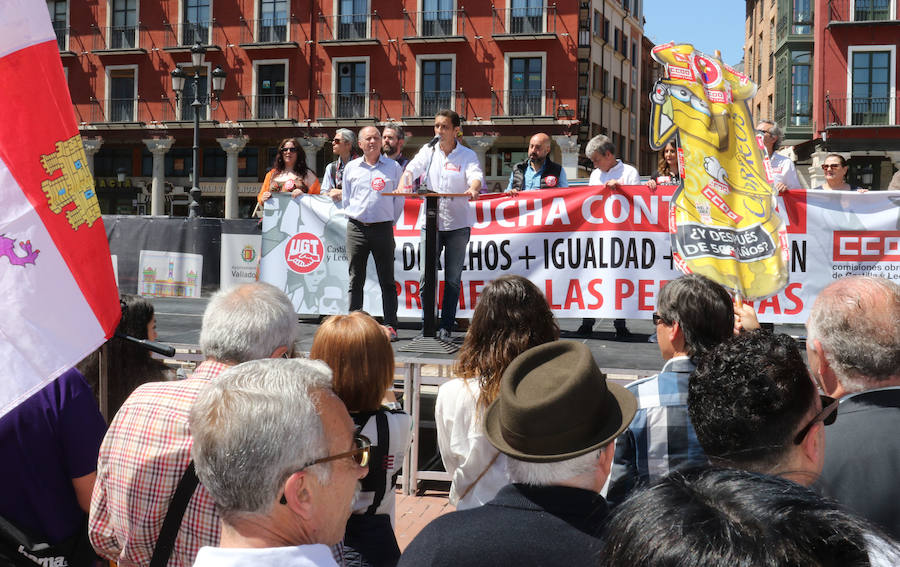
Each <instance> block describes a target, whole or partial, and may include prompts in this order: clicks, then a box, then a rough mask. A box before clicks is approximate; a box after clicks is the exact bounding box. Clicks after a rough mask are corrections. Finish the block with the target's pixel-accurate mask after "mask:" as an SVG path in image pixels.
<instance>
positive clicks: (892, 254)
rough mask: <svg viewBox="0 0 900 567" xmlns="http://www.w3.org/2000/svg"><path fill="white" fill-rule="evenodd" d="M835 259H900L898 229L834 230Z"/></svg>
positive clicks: (854, 260) (858, 260) (879, 260)
mask: <svg viewBox="0 0 900 567" xmlns="http://www.w3.org/2000/svg"><path fill="white" fill-rule="evenodd" d="M833 255H834V259H835V260H842V261H851V262H884V261H888V260H889V261H895V262H896V261H898V260H900V230H836V231H834V243H833Z"/></svg>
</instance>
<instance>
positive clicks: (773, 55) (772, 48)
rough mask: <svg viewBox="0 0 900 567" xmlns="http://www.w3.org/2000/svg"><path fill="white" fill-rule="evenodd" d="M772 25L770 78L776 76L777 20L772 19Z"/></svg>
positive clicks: (770, 32)
mask: <svg viewBox="0 0 900 567" xmlns="http://www.w3.org/2000/svg"><path fill="white" fill-rule="evenodd" d="M770 24H771V25H772V27H771V28H769V76H770V77H771V76H772V75H774V74H775V19H774V18H772V21H771V22H770Z"/></svg>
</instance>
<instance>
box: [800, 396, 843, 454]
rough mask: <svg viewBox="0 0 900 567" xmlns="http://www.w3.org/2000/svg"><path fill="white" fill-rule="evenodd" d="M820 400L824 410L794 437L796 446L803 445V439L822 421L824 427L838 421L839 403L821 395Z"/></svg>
mask: <svg viewBox="0 0 900 567" xmlns="http://www.w3.org/2000/svg"><path fill="white" fill-rule="evenodd" d="M819 399H821V400H822V410H821V411H820V412H819V413H817V414H816V415H815V417H813V418H812V419H811V420H810V421H809V423H807V424H806V425H804V426H803V429H801V430H800V431H799V432H797V435H796V436H795V437H794V445H799V444H800V443H803V439H804V438H805V437H806V436H807V435H809V430H810V429H812V428H813V426H814V425H815V424H817V423H819V422H820V421H821V422H822V424H823V425H831V424H832V423H834V420H835V419H837V409H838V401H837V400H836V399H834V398H832V397H831V396H824V395H821V394H820V395H819Z"/></svg>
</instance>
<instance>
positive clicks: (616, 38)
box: [613, 28, 620, 51]
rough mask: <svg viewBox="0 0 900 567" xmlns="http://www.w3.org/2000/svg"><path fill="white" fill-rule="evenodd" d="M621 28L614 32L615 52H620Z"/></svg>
mask: <svg viewBox="0 0 900 567" xmlns="http://www.w3.org/2000/svg"><path fill="white" fill-rule="evenodd" d="M619 33H620V32H619V28H616V29H615V30H614V32H613V38H614V39H613V51H619Z"/></svg>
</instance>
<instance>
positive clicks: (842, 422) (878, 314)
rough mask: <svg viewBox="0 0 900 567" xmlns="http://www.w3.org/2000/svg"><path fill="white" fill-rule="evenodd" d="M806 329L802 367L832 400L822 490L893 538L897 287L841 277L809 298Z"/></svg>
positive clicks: (899, 524)
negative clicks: (835, 416)
mask: <svg viewBox="0 0 900 567" xmlns="http://www.w3.org/2000/svg"><path fill="white" fill-rule="evenodd" d="M806 330H807V339H806V352H807V354H808V358H809V368H810V370H811V372H812V374H813V376H814V377H815V378H816V379H817V380H818V382H819V385H820V387H821V388H822V389H823V390H824V391H825V393H826V394H828V395H829V396H831V397H833V398H838V399H840V405H839V406H838V414H839V419H838V420H837V421H836V422H835V423H834V425H832V426H831V427H829V428H828V429H826V434H825V443H826V447H827V451H825V466H824V468H823V469H822V480H821V489H822V492H823V493H824V494H825V495H827V496H830V497H832V498H834V499H835V500H837V501H838V502H840V503H841V504H843V505H844V506H846V507H847V508H848V509H850V510H851V511H852V512H855V513H857V514H858V515H860V516H862V517H864V518H867V519H869V520H871V521H873V522H875V523H876V524H878V525H880V526H881V527H882V528H884V529H885V530H886V531H887V532H888V533H890V534H891V535H892V536H893V537H894V538H900V506H897V501H898V499H900V485H898V484H897V471H898V470H900V436H898V435H897V430H898V429H900V286H898V285H897V284H896V283H894V282H892V281H890V280H887V279H885V278H880V277H871V276H847V277H844V278H841V279H839V280H837V281H836V282H833V283H832V284H831V285H829V286H827V287H826V288H825V289H823V290H822V293H820V294H819V296H818V297H817V298H816V301H815V303H813V306H812V310H811V311H810V314H809V320H808V321H807V323H806Z"/></svg>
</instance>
